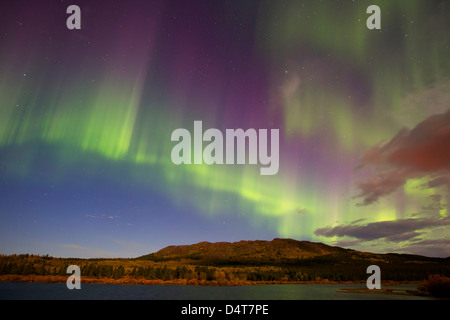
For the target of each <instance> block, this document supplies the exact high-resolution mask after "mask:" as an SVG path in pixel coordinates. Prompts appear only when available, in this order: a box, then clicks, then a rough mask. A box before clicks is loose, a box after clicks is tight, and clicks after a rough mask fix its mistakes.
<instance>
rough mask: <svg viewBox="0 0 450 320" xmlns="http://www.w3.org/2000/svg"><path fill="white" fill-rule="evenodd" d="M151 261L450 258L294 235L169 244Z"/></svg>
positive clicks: (256, 262) (257, 262) (219, 262)
mask: <svg viewBox="0 0 450 320" xmlns="http://www.w3.org/2000/svg"><path fill="white" fill-rule="evenodd" d="M137 259H138V260H152V261H180V260H183V261H189V262H191V263H195V264H202V265H230V264H241V265H242V264H244V265H297V264H301V265H305V264H308V263H309V264H310V263H320V262H322V263H325V262H333V263H334V264H335V263H348V262H349V261H357V260H364V261H373V262H377V261H378V262H385V263H400V262H403V263H412V262H416V263H419V262H422V263H423V262H430V263H432V262H442V263H443V262H447V263H448V261H449V259H448V258H447V259H442V258H429V257H424V256H417V255H408V254H395V253H390V254H376V253H369V252H361V251H355V250H351V249H344V248H341V247H337V246H329V245H326V244H324V243H320V242H309V241H298V240H293V239H279V238H276V239H273V240H272V241H262V240H255V241H239V242H216V243H211V242H200V243H197V244H191V245H179V246H168V247H165V248H163V249H161V250H159V251H158V252H155V253H151V254H147V255H144V256H141V257H138V258H137Z"/></svg>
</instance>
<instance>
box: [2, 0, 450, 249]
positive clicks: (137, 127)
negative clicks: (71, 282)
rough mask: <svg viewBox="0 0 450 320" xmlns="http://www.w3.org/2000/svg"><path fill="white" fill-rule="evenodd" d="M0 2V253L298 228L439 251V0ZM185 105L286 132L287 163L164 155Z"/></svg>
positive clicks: (447, 198) (446, 121)
mask: <svg viewBox="0 0 450 320" xmlns="http://www.w3.org/2000/svg"><path fill="white" fill-rule="evenodd" d="M72 4H76V5H78V6H79V7H80V8H81V17H82V23H81V25H82V28H81V30H68V29H67V28H66V19H67V18H68V16H69V15H68V14H67V13H66V8H67V7H68V6H69V5H72ZM371 4H377V5H379V6H380V8H381V15H382V22H381V30H368V29H367V27H366V20H367V18H368V17H369V15H368V14H367V13H366V8H367V7H368V6H369V5H371ZM0 10H1V11H0V12H1V16H2V19H1V20H0V44H1V46H0V222H1V223H0V253H4V254H12V253H36V254H46V253H48V254H50V255H54V256H62V257H71V256H78V257H135V256H138V255H143V254H147V253H149V252H153V251H155V250H158V249H160V248H162V247H164V246H167V245H173V244H191V243H195V242H200V241H211V242H217V241H239V240H256V239H258V240H270V239H272V238H276V237H290V238H295V239H298V240H311V241H320V242H324V243H327V244H331V245H339V246H344V247H347V248H352V249H356V250H363V251H371V252H400V253H415V254H423V255H429V256H450V238H449V234H450V233H449V230H450V218H449V211H450V193H449V188H450V111H449V110H450V78H449V76H450V59H449V56H450V35H449V30H450V2H449V1H429V0H422V1H419V0H395V1H394V0H385V1H378V0H373V1H364V0H363V1H350V0H349V1H338V0H325V1H306V0H305V1H301V0H295V1H285V0H283V1H268V0H254V1H234V0H228V1H226V0H209V1H207V0H189V1H184V0H168V1H162V0H161V1H153V0H148V1H138V0H132V1H115V0H110V1H104V0H91V1H71V2H68V1H54V0H45V1H33V2H32V1H8V2H5V1H3V2H2V3H1V5H0ZM194 121H202V122H203V125H204V127H207V128H218V129H219V130H221V131H222V132H225V130H226V129H237V128H242V129H244V130H246V129H248V128H254V129H255V130H258V129H268V130H270V129H279V134H280V136H279V139H280V150H279V161H280V163H279V171H278V172H277V174H276V175H272V176H264V175H260V173H259V166H254V165H253V166H252V165H207V164H201V165H189V166H177V165H175V164H173V163H172V161H171V151H172V148H173V147H174V145H175V143H174V142H172V141H171V134H172V132H173V131H174V130H175V129H177V128H187V129H188V130H191V128H192V126H193V123H194Z"/></svg>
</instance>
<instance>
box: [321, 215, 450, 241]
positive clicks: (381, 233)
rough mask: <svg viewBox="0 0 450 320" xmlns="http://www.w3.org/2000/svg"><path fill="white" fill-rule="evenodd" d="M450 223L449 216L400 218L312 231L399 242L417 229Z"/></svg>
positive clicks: (360, 238) (333, 235) (417, 233)
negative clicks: (441, 217)
mask: <svg viewBox="0 0 450 320" xmlns="http://www.w3.org/2000/svg"><path fill="white" fill-rule="evenodd" d="M445 225H450V218H444V219H401V220H395V221H381V222H372V223H369V224H366V225H354V224H350V225H341V226H336V227H326V228H320V229H317V230H316V231H314V233H315V234H316V235H318V236H324V237H336V236H337V237H353V238H357V239H359V240H363V241H371V240H376V239H382V238H385V239H386V240H388V241H393V242H401V241H405V240H410V239H412V238H414V237H417V236H418V235H420V233H419V232H417V231H418V230H421V229H425V228H433V227H440V226H445Z"/></svg>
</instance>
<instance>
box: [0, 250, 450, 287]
mask: <svg viewBox="0 0 450 320" xmlns="http://www.w3.org/2000/svg"><path fill="white" fill-rule="evenodd" d="M372 264H376V265H378V266H379V267H380V269H381V277H382V279H383V280H393V281H423V280H424V279H427V278H428V277H429V276H430V275H433V274H439V275H442V276H446V277H450V263H449V262H443V263H435V262H429V263H428V262H421V263H417V262H407V261H406V262H405V261H395V262H393V261H385V262H383V261H376V262H374V261H371V260H362V259H353V260H352V261H346V262H338V261H332V260H330V261H326V260H323V259H321V260H314V259H312V260H308V261H303V262H302V263H301V264H300V263H298V264H297V265H287V266H204V265H195V264H178V265H177V264H175V263H173V262H158V263H156V262H150V261H138V260H135V259H63V258H52V257H48V256H33V255H13V256H0V275H23V276H28V275H38V276H68V274H67V267H68V266H70V265H77V266H79V267H80V269H81V276H82V277H90V278H111V279H122V278H125V277H127V278H133V279H148V280H163V281H171V280H177V279H185V280H197V281H219V282H220V281H222V282H227V281H230V282H233V281H234V282H240V281H241V282H242V281H262V282H306V281H324V280H328V281H363V280H366V279H367V278H368V274H367V273H366V270H367V267H368V266H369V265H372Z"/></svg>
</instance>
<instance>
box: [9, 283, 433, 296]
mask: <svg viewBox="0 0 450 320" xmlns="http://www.w3.org/2000/svg"><path fill="white" fill-rule="evenodd" d="M346 288H347V289H348V288H365V285H339V284H330V285H324V284H323V285H296V284H291V285H261V286H238V287H208V286H175V285H167V286H164V285H157V286H149V285H117V284H83V283H81V289H80V290H69V289H67V287H66V284H65V283H35V282H33V283H22V282H15V283H11V282H1V283H0V300H424V299H425V300H429V299H432V298H428V297H420V296H405V295H395V294H374V293H370V294H367V293H346V292H339V290H340V289H346ZM389 288H394V289H397V288H398V289H413V290H414V289H416V288H417V286H416V285H403V286H390V287H389Z"/></svg>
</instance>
